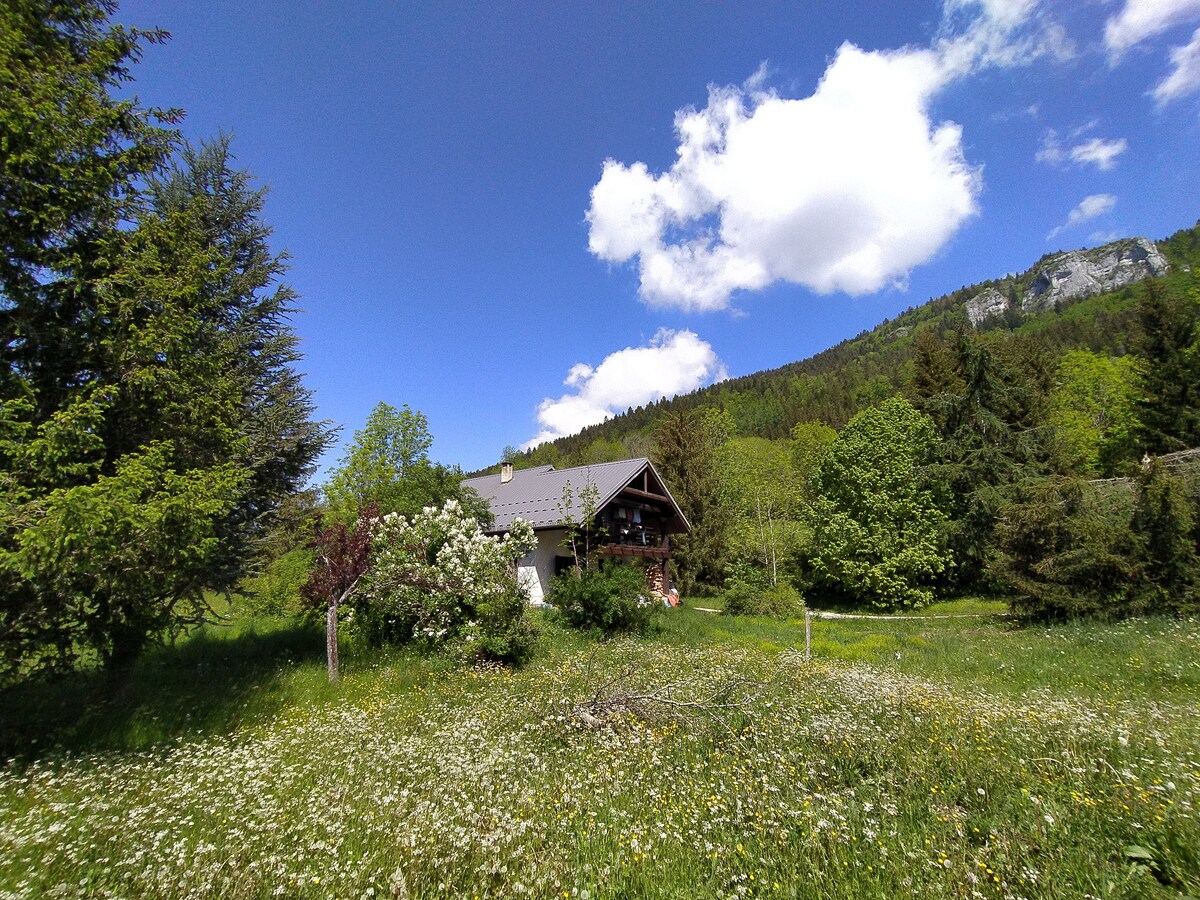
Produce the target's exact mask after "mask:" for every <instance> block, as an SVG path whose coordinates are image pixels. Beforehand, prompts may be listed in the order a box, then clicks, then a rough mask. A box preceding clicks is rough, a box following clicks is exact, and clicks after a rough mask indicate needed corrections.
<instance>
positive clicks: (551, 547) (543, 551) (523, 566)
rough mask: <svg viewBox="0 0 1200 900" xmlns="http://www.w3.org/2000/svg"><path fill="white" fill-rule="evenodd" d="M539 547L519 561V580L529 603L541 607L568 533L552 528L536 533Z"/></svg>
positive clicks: (563, 552)
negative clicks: (527, 595)
mask: <svg viewBox="0 0 1200 900" xmlns="http://www.w3.org/2000/svg"><path fill="white" fill-rule="evenodd" d="M536 537H537V546H536V547H534V548H533V549H532V550H531V551H529V553H527V554H526V555H525V556H523V557H522V558H521V559H520V560H518V561H517V580H518V581H519V582H520V584H521V586H522V587H524V588H525V590H526V591H528V592H529V602H530V603H532V604H533V605H534V606H541V605H542V604H544V603H545V602H546V595H547V594H549V593H550V579H551V578H553V577H554V559H555V557H557V556H558V555H559V554H560V553H562V554H563V555H566V554H565V551H563V549H562V542H563V538H564V537H566V531H565V530H564V529H562V528H550V529H547V530H545V531H538V532H536Z"/></svg>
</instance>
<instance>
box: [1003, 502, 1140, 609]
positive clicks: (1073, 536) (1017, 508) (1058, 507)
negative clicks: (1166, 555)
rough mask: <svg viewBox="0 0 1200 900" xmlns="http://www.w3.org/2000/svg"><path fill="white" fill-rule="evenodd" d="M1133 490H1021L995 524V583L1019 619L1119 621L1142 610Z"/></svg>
mask: <svg viewBox="0 0 1200 900" xmlns="http://www.w3.org/2000/svg"><path fill="white" fill-rule="evenodd" d="M1134 502H1135V500H1134V497H1133V495H1132V493H1131V492H1130V491H1128V490H1126V489H1124V488H1122V487H1120V486H1118V487H1117V488H1115V489H1111V490H1102V489H1101V490H1098V489H1096V488H1093V487H1091V486H1089V485H1087V484H1086V483H1084V482H1080V481H1076V480H1056V481H1046V482H1042V483H1039V484H1037V485H1033V486H1029V487H1027V488H1025V489H1022V490H1021V491H1020V492H1019V493H1018V494H1017V497H1016V499H1015V500H1014V502H1012V503H1011V504H1009V505H1008V506H1007V507H1006V508H1005V509H1004V513H1003V517H1002V518H1001V519H1000V520H999V522H998V523H997V526H996V543H997V546H998V549H999V551H1000V552H999V554H998V555H997V557H996V558H995V559H994V560H993V563H992V569H993V574H994V575H995V576H996V578H997V579H998V580H999V581H1000V582H1001V583H1002V584H1004V585H1006V586H1007V587H1009V588H1010V589H1012V590H1014V591H1016V592H1017V594H1016V595H1015V596H1014V597H1013V598H1012V600H1011V601H1010V606H1011V607H1012V610H1013V612H1014V613H1016V614H1018V615H1020V616H1024V617H1026V618H1036V619H1065V618H1073V617H1077V616H1092V617H1100V618H1119V617H1121V616H1128V615H1133V614H1135V613H1138V612H1143V611H1145V610H1146V609H1147V608H1148V607H1147V602H1146V596H1145V592H1144V591H1142V590H1140V589H1139V588H1140V581H1141V577H1140V576H1141V567H1140V565H1139V562H1138V556H1139V554H1138V547H1137V538H1136V536H1135V535H1134V534H1133V532H1132V531H1131V530H1130V528H1129V521H1130V516H1131V514H1132V512H1133V507H1134Z"/></svg>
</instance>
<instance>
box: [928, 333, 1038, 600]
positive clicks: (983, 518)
mask: <svg viewBox="0 0 1200 900" xmlns="http://www.w3.org/2000/svg"><path fill="white" fill-rule="evenodd" d="M950 349H951V352H952V354H953V360H954V363H955V366H954V370H956V371H957V373H958V377H959V378H960V379H961V385H962V386H961V388H959V392H958V393H953V392H947V393H942V394H936V395H932V396H928V397H924V398H922V399H921V408H922V409H923V410H925V411H926V412H928V413H929V414H930V415H931V416H932V417H933V419H934V420H935V421H936V422H938V423H940V427H939V431H940V437H941V440H939V441H938V442H937V443H936V445H935V447H934V448H933V453H932V455H931V460H930V461H931V465H930V467H929V471H928V478H929V481H930V482H931V483H933V484H935V485H936V486H937V489H938V491H939V495H940V504H941V506H942V509H943V510H944V511H945V512H946V513H947V514H948V515H949V518H950V524H949V532H948V533H949V546H950V549H951V553H952V555H953V559H954V569H953V570H952V581H953V583H955V584H957V585H959V586H963V587H966V586H971V585H977V584H978V583H979V581H980V579H981V578H982V577H983V576H984V575H985V573H986V571H987V565H988V557H989V554H990V550H991V536H992V529H993V527H994V525H995V522H996V516H997V513H998V511H999V509H1000V507H1001V506H1002V505H1003V504H1004V502H1005V500H1006V498H1007V497H1008V496H1010V494H1011V491H1012V490H1013V486H1014V485H1016V484H1017V483H1018V482H1020V481H1021V480H1023V479H1025V478H1029V477H1033V476H1035V475H1038V474H1041V472H1042V471H1044V461H1043V460H1044V456H1045V453H1046V451H1045V448H1044V447H1043V445H1042V442H1043V441H1044V440H1045V435H1044V433H1043V432H1042V431H1041V430H1039V429H1038V427H1037V423H1038V421H1039V419H1040V403H1041V400H1042V397H1041V394H1040V391H1039V387H1040V385H1039V384H1038V382H1037V380H1036V379H1035V378H1033V377H1031V375H1030V373H1031V370H1032V369H1033V366H1031V364H1030V363H1031V361H1030V360H1029V359H1028V357H1027V356H1026V357H1025V358H1022V356H1023V354H1019V353H1014V352H1013V351H1012V349H1011V348H1008V347H1005V346H1004V345H996V344H994V342H993V341H991V340H989V339H988V338H985V337H976V336H974V335H971V334H968V333H966V332H959V333H958V334H957V335H956V336H955V338H954V343H953V344H952V345H951V348H950ZM936 355H937V354H936V353H932V354H931V356H933V357H936ZM942 381H944V382H945V383H946V384H947V385H948V386H950V387H951V388H953V387H954V385H955V381H954V379H942ZM930 383H933V379H930Z"/></svg>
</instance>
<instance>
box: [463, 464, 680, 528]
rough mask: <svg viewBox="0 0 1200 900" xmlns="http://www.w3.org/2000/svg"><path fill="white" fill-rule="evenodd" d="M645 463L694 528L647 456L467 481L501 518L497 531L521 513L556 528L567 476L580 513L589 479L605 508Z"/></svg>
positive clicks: (539, 525)
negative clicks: (503, 478)
mask: <svg viewBox="0 0 1200 900" xmlns="http://www.w3.org/2000/svg"><path fill="white" fill-rule="evenodd" d="M646 468H649V469H650V471H651V472H653V473H654V477H655V479H656V480H657V481H658V483H659V484H661V485H662V486H663V490H664V491H666V495H667V497H668V498H669V499H670V501H671V505H672V506H674V508H675V512H676V514H677V515H678V516H679V519H680V521H681V522H682V523H683V525H684V527H685V528H687V527H690V526H688V524H687V519H686V518H685V517H684V515H683V512H682V511H681V510H680V509H679V504H678V503H676V502H675V498H674V497H672V496H671V492H670V490H669V489H668V488H667V486H666V485H665V484H663V480H662V478H661V477H659V474H658V472H657V471H656V470H655V468H654V466H653V464H652V463H651V462H650V460H648V459H646V458H645V457H640V458H638V459H625V460H621V461H620V462H610V463H597V464H595V465H591V466H576V467H575V468H573V469H555V468H554V467H553V466H539V467H537V468H534V469H518V470H516V471H515V472H513V477H512V480H511V481H509V482H502V481H501V480H500V476H499V475H495V474H493V475H481V476H479V477H478V478H467V479H465V480H464V481H463V485H464V486H465V487H469V488H472V489H473V490H474V491H476V492H477V493H478V494H479V496H481V497H483V499H485V500H487V502H488V505H489V506H491V508H492V515H493V516H494V517H495V520H496V524H495V526H494V527H493V528H492V530H493V531H496V532H499V531H507V530H508V529H509V527H510V526H511V525H512V521H513V519H516V518H521V519H524V520H525V521H526V522H528V523H529V524H530V525H532V526H533V527H534V528H535V529H538V528H556V527H558V526H559V525H560V524H561V523H562V519H563V512H564V510H563V509H562V508H561V507H562V502H563V489H564V488H565V487H566V486H567V482H568V481H569V482H570V483H571V489H572V491H573V492H574V495H575V496H574V502H573V503H572V505H571V507H569V508H568V510H567V511H570V512H572V513H573V514H574V515H575V516H576V517H578V516H579V512H578V506H579V492H580V490H581V489H583V488H584V487H586V486H587V484H588V483H589V482H590V483H591V484H594V485H595V486H596V490H597V491H598V492H599V497H598V498H597V502H596V508H597V509H603V508H604V506H606V505H607V504H608V503H609V502H610V501H612V500H613V498H614V497H616V496H617V494H619V493H620V492H621V489H622V488H624V487H625V486H626V485H628V484H629V483H630V482H631V481H633V479H635V478H636V477H637V476H639V475H641V474H642V470H643V469H646Z"/></svg>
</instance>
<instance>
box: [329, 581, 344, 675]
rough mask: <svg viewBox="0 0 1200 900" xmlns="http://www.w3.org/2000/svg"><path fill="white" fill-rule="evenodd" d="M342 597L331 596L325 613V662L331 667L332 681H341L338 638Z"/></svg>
mask: <svg viewBox="0 0 1200 900" xmlns="http://www.w3.org/2000/svg"><path fill="white" fill-rule="evenodd" d="M340 600H341V598H340V597H330V598H329V609H328V610H327V611H326V613H325V662H326V665H327V667H328V669H329V680H330V681H331V682H337V681H341V678H342V676H341V673H340V672H339V671H338V640H337V617H338V605H339V602H340Z"/></svg>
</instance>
